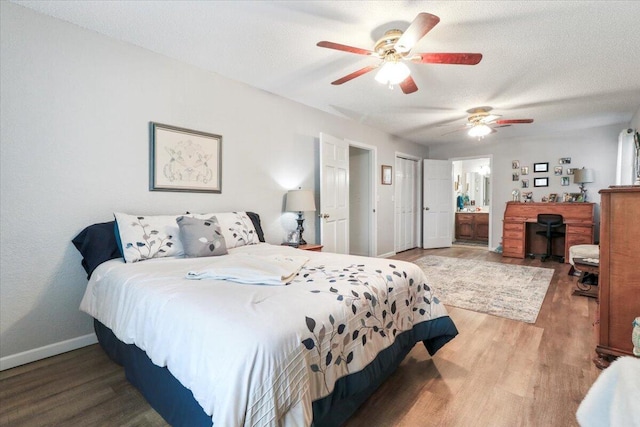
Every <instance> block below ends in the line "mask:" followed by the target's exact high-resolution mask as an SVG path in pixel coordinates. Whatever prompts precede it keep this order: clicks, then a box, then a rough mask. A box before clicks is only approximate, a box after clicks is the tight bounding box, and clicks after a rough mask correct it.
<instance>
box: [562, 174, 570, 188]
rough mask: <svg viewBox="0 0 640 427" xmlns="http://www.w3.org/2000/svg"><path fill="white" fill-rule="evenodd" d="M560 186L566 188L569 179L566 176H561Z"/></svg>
mask: <svg viewBox="0 0 640 427" xmlns="http://www.w3.org/2000/svg"><path fill="white" fill-rule="evenodd" d="M560 184H562V186H563V187H566V186H568V185H569V177H568V176H563V177H562V180H561V181H560Z"/></svg>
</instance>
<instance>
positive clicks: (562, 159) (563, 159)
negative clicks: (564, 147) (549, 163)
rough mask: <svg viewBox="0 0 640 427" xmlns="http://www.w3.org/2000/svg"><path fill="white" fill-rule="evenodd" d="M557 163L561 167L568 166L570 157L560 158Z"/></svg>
mask: <svg viewBox="0 0 640 427" xmlns="http://www.w3.org/2000/svg"><path fill="white" fill-rule="evenodd" d="M558 163H559V164H561V165H568V164H570V163H571V157H560V158H559V159H558Z"/></svg>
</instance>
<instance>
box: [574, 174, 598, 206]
mask: <svg viewBox="0 0 640 427" xmlns="http://www.w3.org/2000/svg"><path fill="white" fill-rule="evenodd" d="M593 180H594V174H593V169H585V168H582V169H576V170H575V171H574V172H573V182H574V183H576V184H580V193H581V194H582V201H583V202H586V201H587V190H586V188H584V185H585V184H586V183H589V182H593Z"/></svg>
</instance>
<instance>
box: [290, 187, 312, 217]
mask: <svg viewBox="0 0 640 427" xmlns="http://www.w3.org/2000/svg"><path fill="white" fill-rule="evenodd" d="M286 210H287V211H288V212H309V211H315V210H316V201H315V198H314V195H313V191H311V190H289V192H288V193H287V206H286Z"/></svg>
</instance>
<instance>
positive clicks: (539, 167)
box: [533, 162, 549, 173]
mask: <svg viewBox="0 0 640 427" xmlns="http://www.w3.org/2000/svg"><path fill="white" fill-rule="evenodd" d="M533 172H534V173H537V172H549V162H547V163H534V164H533Z"/></svg>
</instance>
